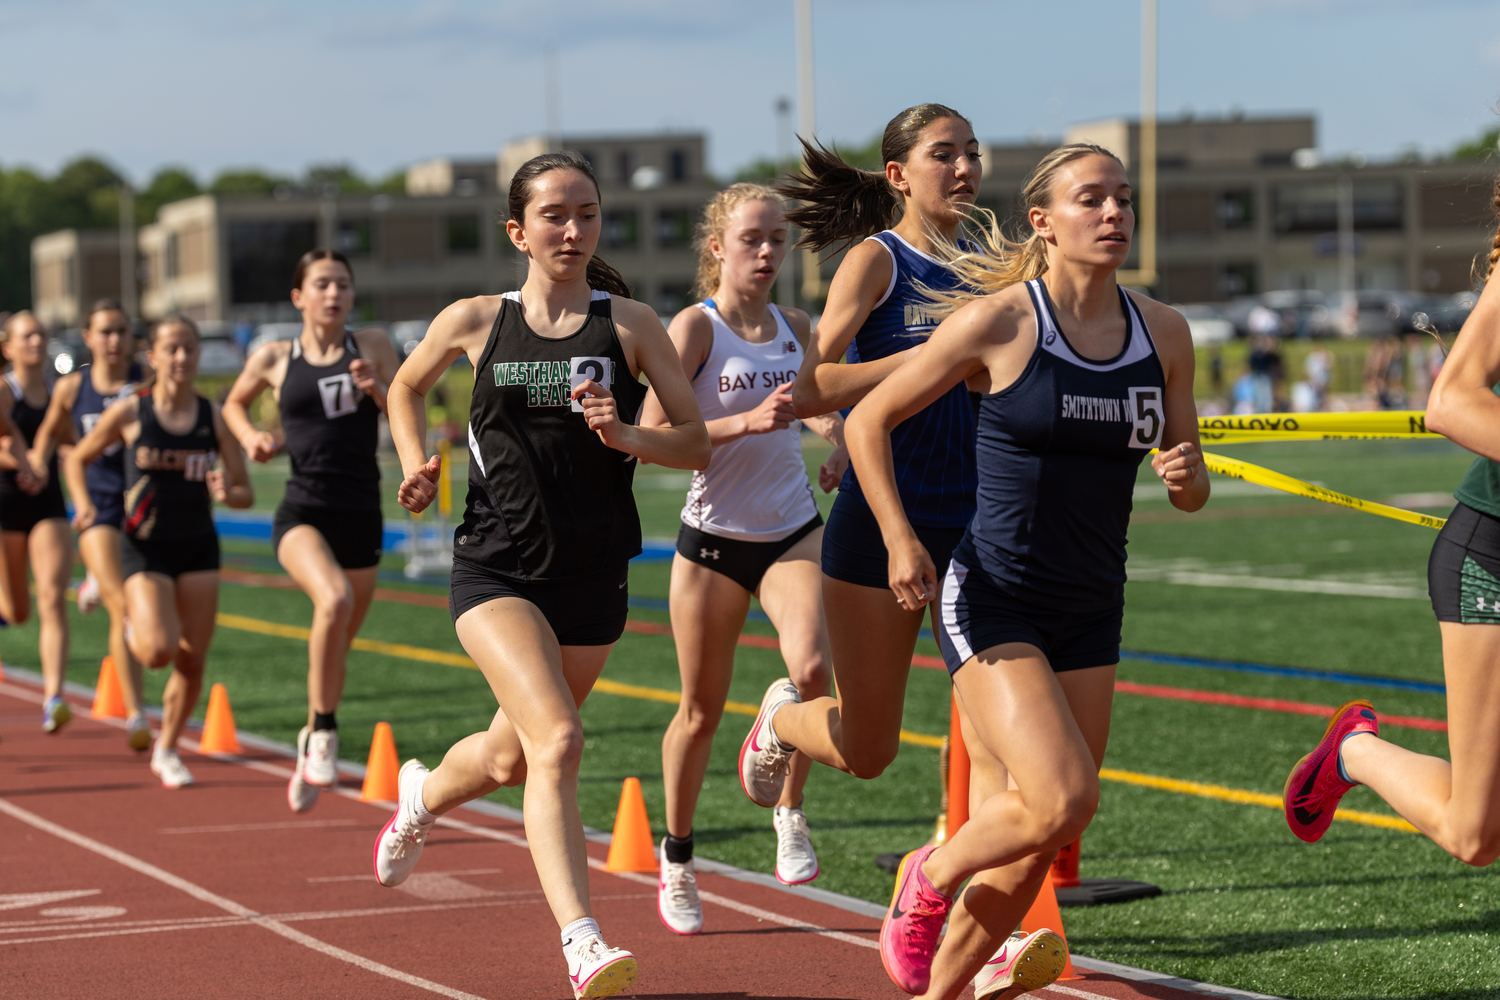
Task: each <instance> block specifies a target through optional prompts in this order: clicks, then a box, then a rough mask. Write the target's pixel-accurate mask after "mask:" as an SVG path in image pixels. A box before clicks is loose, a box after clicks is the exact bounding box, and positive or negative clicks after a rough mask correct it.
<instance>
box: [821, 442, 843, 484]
mask: <svg viewBox="0 0 1500 1000" xmlns="http://www.w3.org/2000/svg"><path fill="white" fill-rule="evenodd" d="M847 468H849V449H848V447H847V446H845V445H842V444H841V445H839V446H838V447H837V448H835V449H833V452H832V454H830V455H829V456H828V461H826V462H824V463H823V464H822V466H820V467H819V469H818V488H819V489H821V490H822V491H823V492H824V493H832V492H833V491H834V490H835V489H836V488H837V487H838V485H839V483H841V482H843V481H844V470H845V469H847Z"/></svg>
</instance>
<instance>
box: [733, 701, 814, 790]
mask: <svg viewBox="0 0 1500 1000" xmlns="http://www.w3.org/2000/svg"><path fill="white" fill-rule="evenodd" d="M801 700H802V696H801V695H799V694H798V693H797V685H795V684H793V683H792V682H791V679H790V678H787V677H783V678H781V680H779V681H776V682H775V683H773V684H772V685H771V686H770V687H768V688H766V695H765V697H764V698H762V699H761V700H760V714H759V715H757V716H756V717H755V725H754V726H752V727H751V728H750V735H748V736H746V737H745V742H744V744H743V745H741V747H740V787H741V788H743V789H744V790H745V794H746V795H748V796H750V801H751V802H754V803H755V804H756V805H758V806H765V807H766V808H767V809H769V808H770V807H771V806H774V805H775V804H776V803H777V801H778V800H780V798H781V786H782V785H783V784H785V783H786V772H787V768H788V767H789V766H790V764H791V760H792V756H791V754H790V753H789V752H788V751H787V750H786V749H785V748H784V747H783V746H782V745H781V741H780V740H778V739H777V738H776V732H775V730H773V729H772V728H771V716H772V714H774V713H775V711H776V709H778V708H780V707H781V706H782V705H785V704H787V703H788V702H793V701H801Z"/></svg>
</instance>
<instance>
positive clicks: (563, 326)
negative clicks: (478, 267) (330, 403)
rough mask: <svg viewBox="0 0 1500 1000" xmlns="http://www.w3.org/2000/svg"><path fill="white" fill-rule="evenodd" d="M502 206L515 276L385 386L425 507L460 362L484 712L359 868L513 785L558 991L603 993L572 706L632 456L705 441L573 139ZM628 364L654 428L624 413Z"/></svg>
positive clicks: (410, 852) (677, 365)
mask: <svg viewBox="0 0 1500 1000" xmlns="http://www.w3.org/2000/svg"><path fill="white" fill-rule="evenodd" d="M508 209H509V216H510V217H509V220H508V221H507V223H506V231H507V232H508V233H509V235H510V239H511V242H512V243H514V244H515V246H516V248H517V249H518V250H520V251H521V252H522V253H524V254H526V256H527V257H528V258H530V264H529V269H528V271H527V276H526V283H525V284H524V285H523V286H522V287H521V289H520V291H517V292H507V293H505V294H504V295H496V296H480V297H477V298H472V299H465V300H462V301H459V302H456V303H454V304H453V305H451V306H449V307H448V308H447V309H445V310H443V312H442V313H441V314H440V315H439V316H438V318H437V319H436V320H434V321H433V324H432V327H431V328H430V329H429V330H428V332H427V336H426V337H425V338H423V340H422V342H421V345H420V346H419V347H418V348H417V349H416V350H415V351H414V352H413V353H412V355H411V357H409V358H408V359H407V360H406V363H405V364H404V365H402V367H401V370H400V371H399V372H397V373H396V381H395V382H393V383H392V384H391V392H390V415H391V433H392V436H393V438H394V439H395V443H396V449H397V451H398V452H399V453H400V456H401V467H402V469H403V470H404V473H405V478H404V479H403V480H402V483H401V488H400V490H399V493H398V496H399V499H400V501H401V504H402V506H404V507H406V508H407V509H408V510H411V511H421V510H424V509H425V508H426V507H427V505H428V504H430V503H431V502H432V499H433V497H435V496H436V495H437V476H438V459H437V457H436V456H433V457H432V458H431V459H428V460H424V456H425V455H426V452H425V451H424V450H423V449H424V439H425V437H426V414H425V410H424V407H423V399H424V397H425V396H426V394H427V392H428V390H429V389H431V387H432V384H433V383H434V382H435V381H436V380H437V378H438V376H439V375H441V374H442V373H443V372H445V371H447V369H448V366H449V365H450V364H452V363H453V361H454V360H455V359H456V358H458V357H460V356H463V355H467V356H468V358H469V360H470V361H471V362H472V363H473V365H474V371H475V372H476V378H475V383H474V395H473V397H472V400H471V402H470V406H469V449H470V455H469V495H468V501H467V507H466V510H465V512H464V519H463V522H462V524H460V525H459V527H458V529H457V531H456V532H455V535H456V536H457V537H456V538H455V539H454V546H453V578H452V584H451V587H450V590H449V604H450V607H451V610H452V612H453V620H454V626H455V628H456V629H457V632H458V638H459V641H460V642H462V643H463V645H464V649H466V650H467V651H468V653H469V655H470V656H472V657H473V658H474V662H475V663H476V664H477V665H478V666H479V669H480V670H481V671H483V673H484V675H485V678H486V679H487V680H488V681H489V683H490V689H491V690H492V691H493V692H494V694H495V698H496V700H497V701H499V703H500V710H499V711H498V712H497V713H496V714H495V720H494V723H493V724H492V725H491V726H490V728H489V730H488V731H487V732H483V733H475V734H474V735H472V736H469V737H467V738H466V739H463V740H461V741H460V742H458V743H457V744H455V745H454V746H453V748H452V749H450V750H449V751H448V754H447V756H446V757H444V758H443V763H442V764H441V765H440V766H439V767H438V768H437V769H436V770H434V771H432V772H431V773H430V774H429V773H428V771H427V768H425V767H423V766H422V764H421V762H420V761H416V760H410V761H407V762H406V763H405V764H404V765H403V766H402V768H401V778H400V802H399V803H398V805H397V807H396V813H395V815H394V816H392V817H391V820H390V822H389V823H387V824H386V826H385V829H384V830H382V831H381V834H380V837H379V838H378V839H377V840H376V842H375V874H376V878H377V879H379V881H380V882H381V884H383V885H396V884H398V883H400V882H401V881H402V880H404V879H405V878H406V877H407V876H408V875H409V874H410V873H411V870H412V868H413V867H414V866H415V865H416V862H417V858H418V856H419V855H420V853H421V849H422V844H423V842H424V841H425V839H426V836H427V832H428V831H429V830H430V829H431V827H432V823H433V822H434V821H435V819H436V817H437V816H440V815H442V814H443V813H446V812H448V811H449V810H450V809H453V808H454V807H456V806H458V805H460V804H462V803H464V802H467V801H469V800H470V799H474V798H477V797H479V796H481V795H485V794H487V793H489V792H492V791H494V790H495V789H497V788H499V787H500V786H501V785H515V784H520V783H521V782H523V781H524V782H525V784H526V794H525V813H526V839H527V842H528V843H529V844H530V845H531V857H532V861H533V862H534V863H535V864H536V869H537V876H538V877H539V879H540V880H541V883H542V889H543V891H544V892H545V893H546V896H547V902H548V904H549V905H550V906H551V908H552V915H553V917H554V918H556V920H557V922H558V925H559V926H560V927H561V928H562V942H563V952H564V955H565V956H566V959H567V963H568V975H569V977H570V979H571V982H572V986H573V990H574V993H575V995H576V996H579V997H603V996H610V995H613V994H615V993H618V992H620V991H621V990H623V989H625V988H626V987H627V986H629V985H630V983H631V981H632V980H633V979H634V978H635V972H636V962H635V957H634V956H633V955H631V954H630V953H629V952H627V951H624V950H622V949H619V948H610V947H609V946H607V945H606V944H605V943H604V939H603V937H602V936H601V934H600V932H599V925H598V924H597V923H595V922H594V919H593V917H592V915H591V913H590V909H589V896H588V857H587V855H586V854H585V853H584V840H583V823H582V821H581V820H580V818H579V814H578V766H579V761H580V759H581V756H582V753H583V729H582V725H581V724H580V722H579V719H578V706H579V705H580V704H582V703H583V699H584V698H585V697H587V695H588V693H589V690H590V689H591V688H592V687H593V685H594V681H595V680H596V679H598V677H599V672H600V671H601V670H602V669H603V668H604V661H605V659H606V658H607V657H608V656H609V651H610V648H611V647H612V646H613V645H614V643H615V641H616V640H617V639H619V637H620V635H621V633H622V632H623V631H624V628H625V614H626V600H627V593H626V583H627V571H628V563H629V561H630V559H631V557H633V556H635V555H636V554H638V553H639V552H640V551H641V526H640V519H639V517H638V516H637V514H636V509H635V500H634V497H633V496H632V494H631V485H630V484H631V478H632V476H633V474H634V469H635V461H636V459H641V460H642V461H649V462H653V463H656V464H658V465H665V466H669V467H672V468H680V469H696V468H702V467H703V466H705V465H707V464H708V460H709V444H708V435H707V433H705V431H704V429H703V420H702V417H701V416H700V415H699V413H698V407H697V405H696V404H695V403H694V401H693V390H692V387H691V386H689V385H688V381H687V378H686V376H684V375H683V372H682V363H681V362H680V361H679V360H678V358H677V355H676V353H675V352H674V351H673V350H672V342H671V340H670V339H668V337H667V334H666V331H665V330H663V329H662V326H661V322H660V321H659V320H658V319H657V318H656V313H655V312H654V311H652V310H651V309H650V308H648V307H647V306H644V305H641V304H639V303H637V302H634V301H632V300H631V299H630V298H629V289H628V288H627V287H626V285H625V281H624V279H623V278H621V277H620V275H619V272H617V271H615V270H614V269H613V268H611V267H610V266H609V265H607V264H605V263H604V262H603V261H601V260H599V259H598V258H596V257H594V248H595V246H596V245H597V244H598V241H599V231H600V216H599V185H598V183H597V182H596V181H595V179H594V174H593V171H592V169H591V168H590V167H589V165H588V161H587V160H585V159H584V158H583V157H581V156H579V155H578V154H576V153H570V152H568V153H547V154H544V155H542V156H538V157H535V158H533V159H531V160H528V161H527V162H526V163H525V164H523V165H522V166H521V168H520V169H519V170H517V171H516V174H515V176H514V178H513V179H512V181H511V185H510V194H509V201H508ZM642 373H644V374H645V375H646V377H647V378H648V379H650V381H651V385H652V387H653V388H654V389H655V391H656V394H657V397H658V399H660V401H661V405H662V408H663V410H665V412H666V415H667V419H668V420H669V421H670V422H671V426H670V427H663V428H643V427H640V426H636V414H637V413H638V412H639V410H640V407H641V404H642V402H643V401H644V399H645V395H646V387H645V386H643V385H641V383H640V382H639V381H637V379H638V377H639V375H640V374H642ZM622 452H623V454H622ZM528 778H529V779H530V780H527V779H528Z"/></svg>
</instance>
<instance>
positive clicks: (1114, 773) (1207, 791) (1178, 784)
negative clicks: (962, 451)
mask: <svg viewBox="0 0 1500 1000" xmlns="http://www.w3.org/2000/svg"><path fill="white" fill-rule="evenodd" d="M216 621H217V622H218V624H219V625H221V626H223V627H224V628H231V629H236V630H238V631H241V632H255V633H257V634H259V635H274V636H277V637H279V638H283V639H298V640H300V641H302V642H306V641H307V638H308V635H309V634H310V633H309V632H308V630H307V629H305V628H299V627H297V626H296V625H282V624H280V623H278V622H268V621H263V620H262V619H260V618H247V617H245V616H244V615H229V614H220V615H219V616H218V617H217V619H216ZM353 648H354V649H358V650H362V651H364V652H367V653H380V654H382V655H384V656H394V657H397V658H399V659H404V660H419V661H421V662H423V663H441V664H444V665H446V666H450V667H465V668H467V669H469V670H477V669H478V667H476V666H475V665H474V661H473V660H471V659H469V658H468V657H467V656H464V655H462V654H459V653H445V652H443V651H442V650H438V649H427V648H425V647H422V646H408V645H405V644H404V643H399V642H379V641H377V640H375V639H355V640H354V642H353ZM594 690H595V691H602V692H603V693H605V694H612V695H616V696H618V697H621V698H636V699H639V700H641V701H656V702H661V703H662V704H664V705H676V704H678V703H679V702H681V701H682V692H680V691H668V690H666V689H665V688H653V687H642V686H640V685H638V684H622V683H621V682H619V681H612V680H610V679H609V678H607V677H601V678H599V680H597V681H596V682H595V683H594ZM724 711H726V712H730V713H732V714H734V715H748V716H750V717H752V718H753V717H754V716H756V715H757V714H759V712H760V709H759V708H758V707H757V706H755V705H748V704H746V703H745V702H742V701H730V702H725V703H724ZM901 742H902V743H911V744H914V745H916V746H923V747H941V746H942V745H943V740H942V737H940V736H929V735H928V734H926V733H914V732H912V731H911V730H909V729H903V730H901ZM1099 777H1100V778H1101V779H1103V780H1104V781H1114V782H1119V783H1121V784H1125V785H1137V786H1139V787H1141V788H1152V789H1155V790H1156V791H1159V792H1172V793H1174V794H1177V795H1193V796H1196V797H1198V798H1202V799H1218V800H1219V801H1221V802H1235V803H1239V804H1241V805H1252V806H1265V807H1267V808H1269V809H1280V808H1281V799H1280V798H1279V797H1278V796H1275V795H1267V794H1265V793H1264V792H1250V791H1246V790H1244V789H1240V788H1225V787H1224V786H1223V785H1208V784H1204V783H1202V782H1199V781H1182V780H1180V779H1178V778H1162V777H1158V776H1157V775H1154V774H1138V773H1137V772H1135V771H1120V770H1117V769H1115V768H1112V767H1106V768H1103V769H1101V770H1100V772H1099ZM1333 818H1334V819H1337V820H1343V821H1344V822H1346V823H1362V824H1364V825H1365V826H1378V827H1382V828H1384V829H1387V830H1403V831H1405V832H1407V833H1416V832H1417V828H1416V827H1414V826H1412V825H1411V824H1410V823H1408V822H1407V821H1406V820H1404V819H1401V818H1400V817H1399V816H1387V815H1382V814H1381V813H1370V812H1360V811H1359V810H1357V809H1340V810H1339V811H1338V812H1336V813H1334V815H1333Z"/></svg>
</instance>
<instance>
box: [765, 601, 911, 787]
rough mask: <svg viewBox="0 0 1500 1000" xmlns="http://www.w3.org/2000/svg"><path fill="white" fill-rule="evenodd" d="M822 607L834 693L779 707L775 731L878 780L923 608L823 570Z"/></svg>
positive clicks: (812, 753)
mask: <svg viewBox="0 0 1500 1000" xmlns="http://www.w3.org/2000/svg"><path fill="white" fill-rule="evenodd" d="M937 603H938V602H937V601H934V602H933V604H934V606H936V605H937ZM823 608H824V611H825V613H826V616H827V620H828V638H829V640H830V643H831V646H832V649H833V674H834V678H835V680H839V678H840V676H841V675H842V680H839V684H838V697H837V698H826V697H825V698H814V699H812V700H811V701H804V702H802V703H800V704H789V705H784V706H782V708H780V709H779V710H778V711H777V712H776V717H775V730H776V737H777V739H779V740H780V741H781V742H782V743H784V744H786V745H788V746H794V747H796V748H797V749H798V750H800V751H802V752H803V753H804V754H806V755H807V756H809V757H811V758H812V759H813V760H815V761H818V762H819V763H823V764H827V765H828V766H829V767H836V768H838V769H839V770H840V771H846V772H848V773H849V774H852V775H854V776H855V777H859V778H878V777H879V776H880V775H881V773H882V772H884V771H885V769H886V767H887V766H889V765H890V763H891V761H893V760H895V759H896V751H897V750H898V749H900V746H901V713H902V710H903V709H904V708H905V705H906V675H907V674H908V673H910V672H911V654H912V650H914V649H915V648H916V646H917V633H918V632H919V631H920V630H921V628H922V612H920V611H906V610H903V609H902V608H901V607H900V606H899V605H897V604H896V598H895V595H893V594H892V593H891V592H890V591H889V590H886V589H884V588H875V587H861V586H859V585H858V584H853V583H845V582H844V581H842V580H834V579H832V578H831V577H827V576H825V577H823Z"/></svg>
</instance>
